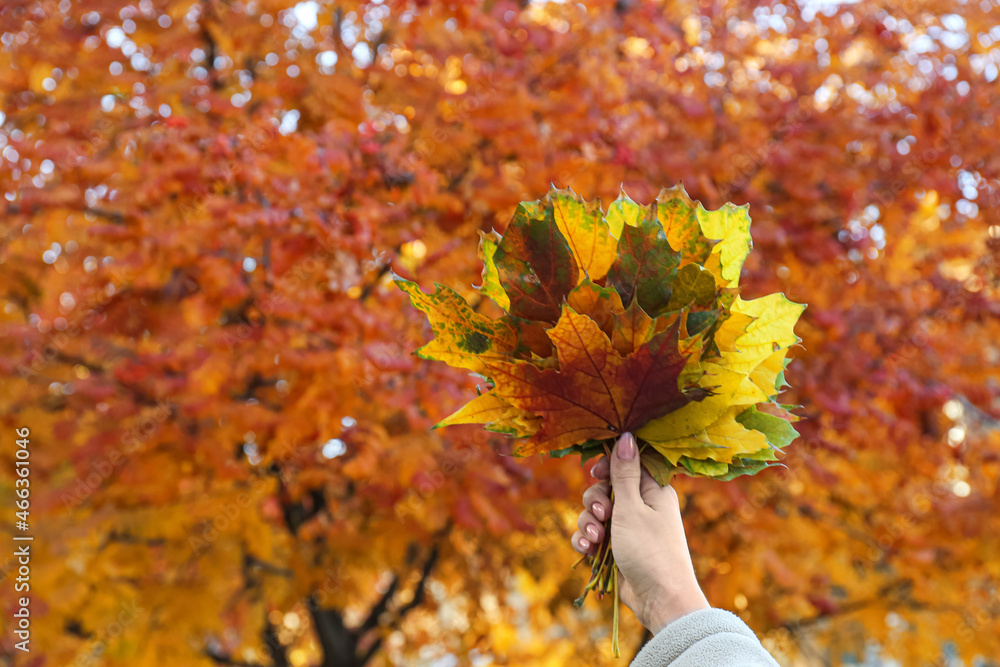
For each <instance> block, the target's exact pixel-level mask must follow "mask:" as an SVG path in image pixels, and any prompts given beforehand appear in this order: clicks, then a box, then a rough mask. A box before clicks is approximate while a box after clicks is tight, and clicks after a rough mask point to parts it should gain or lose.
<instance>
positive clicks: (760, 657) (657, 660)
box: [630, 609, 778, 667]
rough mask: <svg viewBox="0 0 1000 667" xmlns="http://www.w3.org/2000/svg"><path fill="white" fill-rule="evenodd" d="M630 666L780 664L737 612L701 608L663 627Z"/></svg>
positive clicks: (756, 666)
mask: <svg viewBox="0 0 1000 667" xmlns="http://www.w3.org/2000/svg"><path fill="white" fill-rule="evenodd" d="M630 667H778V663H777V662H775V661H774V658H772V657H771V655H770V654H769V653H768V652H767V651H766V650H764V647H763V646H761V645H760V642H759V641H758V640H757V637H756V635H754V633H753V630H751V629H750V628H749V627H747V624H746V623H744V622H743V621H741V620H740V619H739V617H737V616H736V615H735V614H732V613H730V612H728V611H726V610H725V609H700V610H698V611H695V612H692V613H690V614H688V615H686V616H682V617H681V618H678V619H677V620H676V621H674V622H673V623H671V624H670V625H668V626H667V627H665V628H663V629H662V630H660V631H659V632H658V633H657V634H656V636H655V637H653V638H652V639H650V640H649V642H647V643H646V645H645V646H644V647H643V648H642V651H640V652H639V655H637V656H636V657H635V660H633V661H632V664H631V665H630Z"/></svg>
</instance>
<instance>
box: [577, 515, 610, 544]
mask: <svg viewBox="0 0 1000 667" xmlns="http://www.w3.org/2000/svg"><path fill="white" fill-rule="evenodd" d="M576 525H577V527H578V528H579V529H580V532H581V533H582V534H583V536H584V537H585V538H587V540H589V541H590V542H591V543H593V544H598V543H600V541H601V540H603V539H604V525H603V524H602V523H601V522H600V521H598V520H597V517H595V516H594V515H593V514H592V513H591V512H589V511H586V510H585V511H583V512H580V516H579V517H578V518H577V520H576Z"/></svg>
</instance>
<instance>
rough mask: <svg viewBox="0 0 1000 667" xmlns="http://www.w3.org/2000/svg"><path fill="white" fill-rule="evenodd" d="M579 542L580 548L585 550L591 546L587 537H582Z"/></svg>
mask: <svg viewBox="0 0 1000 667" xmlns="http://www.w3.org/2000/svg"><path fill="white" fill-rule="evenodd" d="M578 544H579V545H580V548H581V549H583V550H584V551H586V550H587V549H589V548H590V540H588V539H587V538H586V537H581V538H580V541H579V542H578Z"/></svg>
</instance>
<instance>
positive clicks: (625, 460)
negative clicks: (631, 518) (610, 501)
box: [611, 433, 655, 510]
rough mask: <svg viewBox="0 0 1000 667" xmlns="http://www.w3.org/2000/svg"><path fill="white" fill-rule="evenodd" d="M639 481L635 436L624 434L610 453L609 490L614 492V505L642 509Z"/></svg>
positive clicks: (640, 474)
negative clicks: (611, 489)
mask: <svg viewBox="0 0 1000 667" xmlns="http://www.w3.org/2000/svg"><path fill="white" fill-rule="evenodd" d="M641 481H642V466H641V465H639V447H638V446H637V445H636V442H635V436H633V435H632V434H631V433H625V434H624V435H622V437H620V438H618V442H617V443H615V449H614V451H613V452H611V488H613V489H614V491H615V505H619V506H620V507H622V508H623V509H625V510H636V509H639V508H641V507H643V506H644V505H645V503H643V500H642V494H641V492H640V485H641ZM653 483H654V484H655V482H653Z"/></svg>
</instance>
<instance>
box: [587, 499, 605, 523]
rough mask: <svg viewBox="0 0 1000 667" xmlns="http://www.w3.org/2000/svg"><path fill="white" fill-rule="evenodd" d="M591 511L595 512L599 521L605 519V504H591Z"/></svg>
mask: <svg viewBox="0 0 1000 667" xmlns="http://www.w3.org/2000/svg"><path fill="white" fill-rule="evenodd" d="M590 511H591V512H593V513H594V516H596V517H597V519H598V520H599V521H604V505H602V504H601V503H594V504H593V505H591V506H590Z"/></svg>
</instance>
